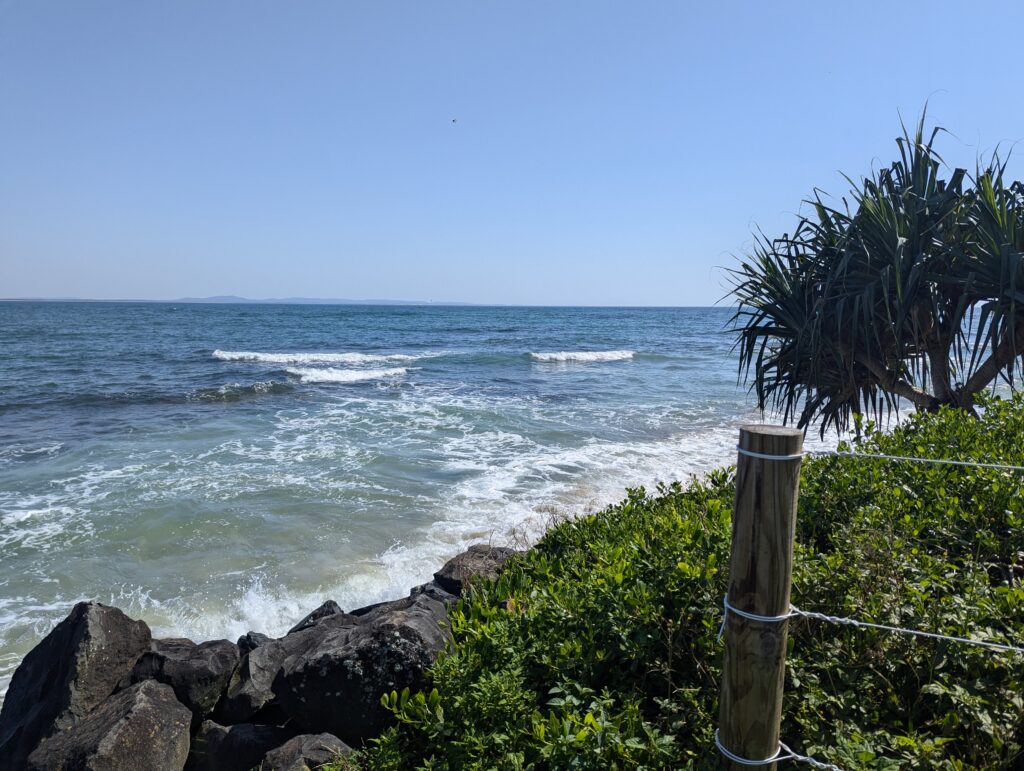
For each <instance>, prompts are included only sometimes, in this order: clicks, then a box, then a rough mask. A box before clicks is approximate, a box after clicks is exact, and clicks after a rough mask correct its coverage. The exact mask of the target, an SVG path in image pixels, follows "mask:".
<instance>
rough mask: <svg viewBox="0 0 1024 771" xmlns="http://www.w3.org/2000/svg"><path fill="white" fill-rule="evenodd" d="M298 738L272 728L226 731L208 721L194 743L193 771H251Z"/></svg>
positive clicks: (190, 763) (245, 725)
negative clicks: (271, 752)
mask: <svg viewBox="0 0 1024 771" xmlns="http://www.w3.org/2000/svg"><path fill="white" fill-rule="evenodd" d="M293 736H295V731H291V730H289V729H287V728H277V727H275V726H269V725H250V724H248V723H243V724H242V725H233V726H230V727H225V726H222V725H218V724H217V723H214V722H213V721H212V720H207V721H205V722H204V723H203V724H202V726H201V727H200V728H199V731H198V733H196V736H195V739H193V741H192V752H191V753H190V754H189V756H188V766H187V768H188V769H189V771H249V769H251V768H255V767H258V766H259V764H260V761H261V760H262V759H263V757H264V756H265V755H266V754H267V753H268V752H269V751H270V750H272V749H274V748H275V747H280V746H281V744H283V743H284V742H287V741H288V740H289V739H290V738H292V737H293Z"/></svg>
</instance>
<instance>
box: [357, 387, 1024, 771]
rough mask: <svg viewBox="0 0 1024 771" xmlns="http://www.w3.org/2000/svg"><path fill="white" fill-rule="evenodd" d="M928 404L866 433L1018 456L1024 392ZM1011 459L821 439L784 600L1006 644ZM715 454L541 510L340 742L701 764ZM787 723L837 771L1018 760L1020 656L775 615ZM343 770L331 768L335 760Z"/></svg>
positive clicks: (708, 674) (719, 479)
mask: <svg viewBox="0 0 1024 771" xmlns="http://www.w3.org/2000/svg"><path fill="white" fill-rule="evenodd" d="M976 408H977V411H978V418H977V419H976V420H971V419H965V414H964V412H963V410H961V409H959V408H955V407H949V406H944V407H941V408H940V409H939V410H937V411H936V412H922V413H918V414H914V415H912V416H910V417H909V418H908V419H907V420H906V421H905V422H904V423H902V424H901V425H899V426H898V427H897V428H896V429H895V430H894V431H892V432H891V433H889V434H882V433H879V432H878V431H877V430H876V427H875V426H874V425H872V424H870V423H867V424H864V425H863V426H862V432H861V433H862V436H861V438H860V439H859V440H857V442H856V444H855V445H854V446H853V447H854V448H855V449H857V450H859V451H861V452H875V453H882V454H889V455H899V456H907V455H911V456H922V457H932V458H952V459H958V460H964V459H974V460H984V461H991V462H995V463H1005V464H1016V465H1021V464H1024V442H1021V437H1022V436H1024V394H1016V395H1014V396H1012V397H1011V398H997V397H993V396H991V395H988V394H980V395H979V396H978V399H977V403H976ZM1022 483H1024V477H1022V475H1021V474H1020V473H1019V472H1016V471H1012V470H1006V469H999V468H985V467H979V466H966V467H964V466H942V465H929V464H921V463H907V462H896V461H889V460H880V459H866V458H860V459H857V458H845V457H823V458H814V459H810V460H807V461H806V462H805V463H804V467H803V470H802V473H801V491H800V499H799V510H798V520H797V533H796V545H795V560H794V569H793V603H794V604H795V605H796V606H798V607H800V608H803V609H805V610H809V611H819V612H823V613H827V614H833V615H842V616H849V617H854V618H859V619H862V620H866V621H873V622H876V623H882V624H891V625H897V626H903V627H910V628H915V629H921V630H925V631H931V632H938V633H942V634H947V635H955V636H959V637H975V638H978V639H986V640H991V641H995V642H1003V643H1009V644H1014V645H1021V644H1024V496H1022V495H1021V487H1022ZM734 488H735V479H734V471H733V469H720V470H717V471H714V472H712V473H710V474H709V475H707V476H706V477H704V478H703V479H700V480H698V481H695V482H694V483H692V484H690V485H689V486H687V487H684V486H682V485H680V484H678V483H677V484H672V485H666V486H662V487H659V488H658V489H657V490H655V491H650V492H648V491H645V490H642V489H635V490H631V491H629V494H628V496H627V497H626V499H625V500H623V501H622V502H620V503H618V504H616V505H613V506H610V507H608V508H607V509H605V510H603V511H601V512H599V513H597V514H595V515H593V516H588V517H583V518H580V519H576V520H572V521H566V522H562V523H560V524H558V525H557V526H556V527H554V528H553V529H552V530H551V531H550V532H548V533H547V535H545V536H544V538H543V539H542V540H541V541H540V543H539V544H538V545H537V546H536V547H535V548H534V549H532V550H531V551H530V552H529V553H528V554H527V555H525V556H524V557H522V558H517V559H514V560H512V561H510V562H509V563H508V567H507V569H506V572H505V573H504V574H503V575H502V576H501V577H500V578H499V579H498V580H497V581H492V582H487V581H484V582H481V583H478V584H475V585H474V586H473V588H472V590H471V592H470V594H469V595H468V596H467V597H465V598H464V599H463V600H462V601H461V602H460V604H459V605H458V606H457V607H456V608H455V609H454V611H453V612H452V614H451V630H452V634H453V639H454V641H453V644H452V645H451V647H450V648H449V649H448V651H447V652H446V653H445V654H443V655H442V657H441V658H440V659H439V660H438V662H437V663H436V664H435V665H434V667H433V668H432V671H431V677H432V683H431V685H430V686H428V687H427V688H426V689H425V690H423V691H421V692H413V693H410V692H405V691H402V692H395V693H389V694H385V695H384V699H383V703H384V704H385V705H386V706H387V707H388V709H390V710H391V712H392V713H393V714H394V716H395V718H396V720H397V726H396V727H394V728H392V729H391V730H389V731H388V732H387V733H386V734H384V736H382V737H381V738H380V739H379V740H377V741H376V742H374V743H372V744H371V745H370V746H368V747H366V748H363V749H362V750H361V751H360V752H358V753H356V754H355V755H353V756H351V757H350V759H349V760H348V761H346V763H347V766H346V768H352V769H354V768H359V769H364V770H365V771H370V770H371V769H372V770H375V771H385V770H397V769H403V770H404V769H452V770H454V769H491V768H497V769H536V770H538V771H542V770H544V769H634V768H637V769H639V768H649V769H653V768H666V769H667V768H671V769H717V768H720V762H721V759H720V758H719V756H718V754H717V752H716V750H715V746H714V741H713V731H714V727H715V725H716V724H717V719H718V717H717V716H718V694H719V688H720V685H721V659H722V643H721V642H720V641H719V639H718V627H719V624H720V622H721V618H722V616H721V601H722V595H723V594H724V592H725V587H726V581H727V574H728V559H729V547H730V537H731V514H732V506H733V498H734V495H735V489H734ZM787 658H788V660H787V669H786V681H785V700H784V708H783V722H782V737H783V740H784V741H785V742H786V743H787V744H789V745H790V746H791V747H793V748H794V749H796V750H798V751H800V752H803V753H806V754H812V755H814V756H815V757H816V758H818V759H819V760H822V761H827V762H830V763H835V764H837V765H839V766H840V767H842V768H848V769H854V768H856V769H897V768H915V769H917V768H920V769H979V770H980V769H987V770H991V769H1016V768H1022V767H1024V666H1022V657H1021V656H1016V655H1014V654H1007V653H997V652H993V651H989V650H985V649H981V648H975V647H970V646H963V645H958V644H956V643H952V642H947V641H941V640H922V639H919V638H914V637H909V636H904V635H896V634H890V633H885V632H881V631H877V630H869V629H852V628H850V627H847V626H839V625H833V624H826V623H823V622H820V621H813V620H808V619H794V620H793V621H791V622H790V645H789V652H788V657H787ZM339 768H341V766H339Z"/></svg>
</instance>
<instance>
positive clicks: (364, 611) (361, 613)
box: [349, 581, 459, 623]
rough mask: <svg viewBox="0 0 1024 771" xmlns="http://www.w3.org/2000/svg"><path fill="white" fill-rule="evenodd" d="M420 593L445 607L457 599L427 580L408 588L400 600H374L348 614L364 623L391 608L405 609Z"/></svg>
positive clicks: (389, 610)
mask: <svg viewBox="0 0 1024 771" xmlns="http://www.w3.org/2000/svg"><path fill="white" fill-rule="evenodd" d="M421 594H425V595H426V596H427V597H429V598H430V599H432V600H437V601H438V602H441V603H444V605H445V606H446V607H447V606H448V605H451V604H452V603H454V602H457V601H458V599H459V598H458V597H456V596H455V595H454V594H452V593H450V592H446V591H445V590H444V589H442V588H441V587H440V586H438V585H437V582H435V581H429V582H427V583H425V584H420V585H419V586H414V587H413V588H412V589H411V590H410V592H409V596H408V597H403V598H402V599H400V600H387V601H385V602H375V603H374V604H373V605H366V606H364V607H362V608H356V609H355V610H350V611H349V615H350V616H355V617H356V618H358V619H359V620H360V621H362V622H364V623H365V622H366V621H367V620H368V619H371V618H375V617H377V616H380V615H382V614H384V613H390V612H391V611H393V610H405V609H406V608H408V607H409V606H410V605H412V604H413V602H415V600H416V597H418V596H419V595H421Z"/></svg>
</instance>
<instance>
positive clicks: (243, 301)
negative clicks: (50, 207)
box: [0, 294, 478, 305]
mask: <svg viewBox="0 0 1024 771" xmlns="http://www.w3.org/2000/svg"><path fill="white" fill-rule="evenodd" d="M0 302H65V303H211V304H213V303H220V304H234V305H477V304H478V303H460V302H446V301H434V300H346V299H342V298H328V297H268V298H264V299H260V300H253V299H250V298H248V297H239V296H238V295H233V294H229V295H216V296H214V297H179V298H178V299H176V300H137V299H116V300H97V299H95V298H91V297H0Z"/></svg>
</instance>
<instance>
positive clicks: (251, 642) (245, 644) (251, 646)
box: [237, 632, 270, 656]
mask: <svg viewBox="0 0 1024 771" xmlns="http://www.w3.org/2000/svg"><path fill="white" fill-rule="evenodd" d="M268 642H270V638H269V637H267V635H265V634H260V633H259V632H246V633H245V634H243V635H242V636H241V637H239V638H238V643H237V645H238V654H239V655H240V656H244V655H245V654H246V653H248V652H249V651H254V650H256V649H257V648H259V647H260V646H261V645H263V643H268Z"/></svg>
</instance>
